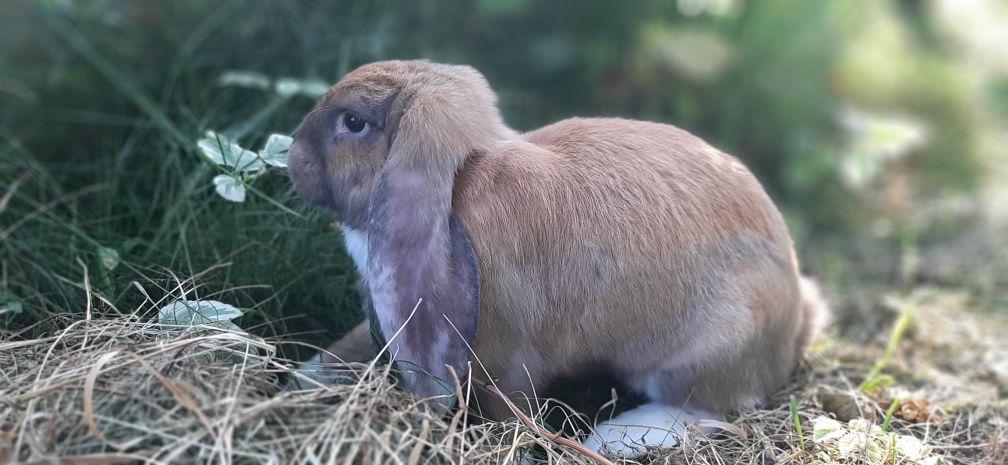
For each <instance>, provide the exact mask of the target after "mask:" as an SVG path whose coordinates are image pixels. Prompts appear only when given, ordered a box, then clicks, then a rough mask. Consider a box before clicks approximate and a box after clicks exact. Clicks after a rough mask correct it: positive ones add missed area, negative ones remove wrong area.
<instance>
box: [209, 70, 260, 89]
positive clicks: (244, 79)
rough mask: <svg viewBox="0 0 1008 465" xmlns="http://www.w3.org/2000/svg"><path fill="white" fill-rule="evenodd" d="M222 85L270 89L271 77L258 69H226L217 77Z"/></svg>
mask: <svg viewBox="0 0 1008 465" xmlns="http://www.w3.org/2000/svg"><path fill="white" fill-rule="evenodd" d="M217 83H218V84H220V85H222V86H235V87H247V88H250V89H259V90H269V88H270V78H269V77H268V76H266V75H265V74H263V73H260V72H258V71H239V70H231V71H225V72H224V73H222V74H221V75H220V77H219V78H217Z"/></svg>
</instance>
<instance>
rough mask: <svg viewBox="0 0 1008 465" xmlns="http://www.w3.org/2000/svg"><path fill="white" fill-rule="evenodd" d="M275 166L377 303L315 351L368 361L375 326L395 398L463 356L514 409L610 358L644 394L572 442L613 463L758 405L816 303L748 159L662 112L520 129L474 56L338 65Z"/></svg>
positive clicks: (461, 367)
mask: <svg viewBox="0 0 1008 465" xmlns="http://www.w3.org/2000/svg"><path fill="white" fill-rule="evenodd" d="M288 165H289V174H290V178H291V180H292V183H293V185H294V188H295V190H296V191H297V193H298V194H299V196H301V197H303V198H304V199H306V200H307V201H309V202H312V203H315V204H318V205H322V206H325V207H327V208H329V209H331V210H332V211H333V213H334V214H335V216H336V217H337V220H338V221H339V222H340V224H341V228H342V231H343V236H344V239H345V242H346V247H347V249H348V251H349V254H350V255H351V257H352V259H353V261H354V264H355V266H356V268H357V270H358V272H359V274H360V277H361V285H362V289H363V290H364V294H365V296H366V297H367V300H368V305H367V313H368V314H369V315H368V316H369V318H368V320H367V321H365V322H364V323H361V325H360V326H358V327H357V328H355V329H354V330H353V331H351V333H350V334H349V335H348V336H347V337H346V338H344V339H343V340H341V341H339V342H337V344H336V345H335V346H334V347H333V350H332V352H333V353H332V354H331V355H329V356H327V357H328V359H327V357H326V356H323V357H319V356H317V357H316V359H315V361H316V362H317V361H319V360H322V361H327V360H328V361H332V360H335V359H336V357H339V358H342V359H344V361H355V360H356V361H363V360H367V358H369V357H373V356H375V355H377V354H378V346H377V345H376V342H375V341H373V340H372V337H371V333H372V331H371V330H372V329H374V330H376V331H375V332H376V333H377V334H380V336H381V337H380V338H379V339H380V340H378V341H377V343H378V344H381V343H384V344H387V350H388V353H389V354H390V355H391V356H392V358H393V360H394V363H395V366H396V367H397V368H398V369H399V370H401V375H400V376H401V378H400V382H401V385H402V386H403V387H404V388H405V389H407V390H409V391H412V392H413V393H416V394H417V395H420V396H430V397H434V396H441V397H440V398H441V399H448V400H443V402H445V403H446V404H447V403H450V402H452V398H451V394H453V393H454V392H455V389H454V384H453V383H454V381H453V378H452V376H453V375H452V373H451V372H450V371H449V367H450V368H451V369H454V371H455V373H456V374H457V375H458V377H459V378H461V379H463V380H464V379H466V374H467V373H468V371H469V367H470V366H472V367H473V368H472V370H473V373H472V374H473V376H474V377H477V379H486V380H490V381H489V382H493V383H494V384H495V386H497V387H498V389H499V390H500V391H501V392H503V393H506V395H508V396H509V397H511V398H512V399H513V400H514V401H515V402H514V403H515V404H517V405H526V406H527V405H529V402H528V401H527V400H526V397H525V396H529V397H532V396H534V395H535V393H536V392H538V390H541V389H542V388H543V386H546V385H547V384H549V383H550V381H552V380H556V379H558V378H562V377H568V376H576V375H577V374H579V373H585V372H587V370H596V369H599V368H601V369H604V370H607V371H608V372H609V373H612V374H613V375H614V376H616V377H617V378H618V379H620V380H622V381H623V382H624V383H625V384H626V386H628V387H629V388H630V389H632V390H634V391H636V392H639V393H641V394H643V395H644V396H645V397H646V399H647V402H646V403H645V404H644V405H641V406H640V407H637V408H635V409H632V410H630V411H627V412H624V413H622V414H620V415H619V416H617V417H615V418H612V419H609V420H607V421H604V422H601V423H600V424H598V425H596V427H595V430H594V432H593V433H592V434H591V435H590V436H589V437H588V439H587V440H586V441H585V444H586V445H588V446H589V447H591V448H593V449H595V450H603V451H605V452H606V453H609V454H613V455H618V456H625V457H633V456H636V455H639V454H641V453H643V451H644V448H645V447H646V446H670V445H674V444H676V443H677V442H678V439H677V436H678V435H681V433H682V432H683V431H684V428H685V427H686V425H687V424H689V423H702V422H701V420H703V419H716V418H718V417H719V415H721V414H723V413H724V412H726V411H728V410H730V409H738V408H744V407H749V406H753V405H755V404H757V403H758V402H760V401H761V400H762V399H764V398H765V397H766V396H767V395H768V394H769V393H772V392H773V391H774V390H776V389H779V388H780V387H781V386H783V384H784V383H785V382H786V381H787V380H788V379H789V377H790V375H791V373H792V371H793V370H794V369H795V367H796V366H797V364H798V363H799V361H800V359H801V358H802V356H803V353H804V351H805V350H806V348H807V346H808V345H809V341H810V340H811V339H812V338H813V337H814V336H815V334H816V332H817V331H818V329H819V328H820V326H821V325H822V322H823V321H824V317H825V315H826V311H827V310H826V304H825V303H824V300H823V298H822V296H821V295H820V293H819V292H818V290H817V288H816V286H815V284H814V283H813V282H812V281H811V280H809V279H808V278H805V277H802V275H801V274H800V273H799V266H798V260H797V258H796V255H795V250H794V246H793V243H792V240H791V237H790V235H789V232H788V229H787V226H786V225H785V223H784V220H783V218H782V216H781V214H780V212H779V211H778V209H777V208H776V207H775V205H774V203H773V202H772V201H771V199H770V198H769V196H768V195H767V193H766V192H765V191H764V189H763V187H762V186H761V185H760V183H759V182H758V181H757V179H756V178H755V177H754V176H753V174H752V173H751V172H750V171H749V170H748V169H746V167H745V166H743V164H742V163H741V162H740V161H739V160H737V159H736V158H734V157H732V156H729V155H727V154H725V153H722V152H721V151H719V150H717V149H715V148H714V147H712V146H711V145H709V144H707V143H706V142H704V141H703V140H701V139H700V138H698V137H696V136H693V135H691V134H690V133H688V132H686V131H684V130H682V129H679V128H676V127H674V126H671V125H668V124H660V123H654V122H644V121H634V120H629V119H620V118H570V119H565V120H562V121H559V122H557V123H554V124H551V125H548V126H546V127H543V128H540V129H536V130H533V131H530V132H526V133H520V132H517V131H515V130H514V129H511V128H510V127H508V126H507V125H506V124H505V123H504V121H503V120H502V117H501V114H500V112H499V110H498V108H497V97H496V94H495V93H494V91H493V90H492V89H491V88H490V85H489V84H488V82H487V80H486V79H485V78H484V76H483V75H482V74H481V73H480V72H479V71H477V70H476V69H474V68H472V67H469V66H463V65H448V64H439V63H434V62H429V61H423V60H407V61H381V62H375V63H370V64H366V65H363V66H361V67H359V68H357V69H356V70H353V71H351V72H350V73H348V74H347V75H345V76H344V77H343V78H342V80H340V81H339V82H338V83H336V84H335V85H334V86H333V87H332V88H331V89H330V90H329V91H328V92H327V93H326V94H325V95H324V96H322V97H321V98H320V99H319V100H318V102H317V104H316V105H315V107H314V109H313V110H312V111H311V112H310V113H309V114H308V115H307V116H306V117H305V118H304V120H303V122H302V124H301V126H300V127H299V128H298V130H297V132H296V134H295V137H294V141H293V143H292V145H291V147H290V149H289V164H288ZM344 356H346V357H345V358H344ZM470 362H472V363H470ZM477 400H478V401H479V405H480V408H481V409H482V410H483V413H484V414H485V415H487V416H489V417H491V418H499V419H504V418H509V417H512V416H513V415H514V412H512V411H511V410H510V407H508V406H507V405H506V404H505V403H504V402H501V399H500V398H499V397H495V396H493V395H490V394H489V393H487V392H482V391H481V392H479V394H478V396H477ZM670 432H671V433H677V434H669V433H670Z"/></svg>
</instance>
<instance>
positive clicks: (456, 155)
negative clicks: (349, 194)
mask: <svg viewBox="0 0 1008 465" xmlns="http://www.w3.org/2000/svg"><path fill="white" fill-rule="evenodd" d="M441 99H443V97H442V96H438V95H432V94H427V95H424V94H423V93H422V91H420V92H418V93H414V94H412V95H406V96H400V97H397V98H396V100H397V101H396V102H395V103H394V104H393V118H392V119H393V121H392V123H393V131H394V134H395V135H394V138H393V140H392V141H391V142H390V149H389V153H388V157H387V159H386V161H385V164H384V166H383V168H382V170H381V173H380V177H379V179H378V182H377V185H376V187H375V190H374V192H373V194H372V197H371V202H370V213H369V214H370V221H369V224H368V265H367V284H368V290H369V291H370V295H371V301H372V304H373V307H372V311H371V318H372V325H373V326H374V327H377V328H380V332H381V335H382V337H383V338H384V340H385V341H386V342H388V343H389V354H390V355H391V356H392V357H393V359H394V361H395V363H396V366H397V368H398V369H399V370H400V373H401V380H402V382H403V383H404V384H405V387H406V388H407V389H409V390H411V391H413V392H414V393H416V394H419V395H424V396H434V395H446V394H450V393H452V392H454V387H453V382H452V379H451V375H450V372H449V370H448V369H447V368H446V365H449V366H451V367H453V368H454V369H455V371H456V373H457V374H458V376H460V377H463V376H465V373H466V371H467V367H468V363H467V362H468V361H469V354H470V347H471V346H472V345H473V343H474V342H475V339H476V328H477V324H478V320H479V276H478V270H477V266H476V257H475V255H474V252H473V248H472V245H471V244H470V242H469V237H468V236H467V235H466V232H465V230H464V229H463V228H462V224H461V223H460V222H459V220H458V218H457V217H456V216H455V214H454V213H453V211H452V188H453V185H454V179H455V173H456V172H457V171H458V169H459V167H460V166H461V164H462V163H463V162H464V161H465V159H466V157H467V156H468V155H469V152H470V151H471V146H469V144H468V143H467V142H466V141H465V140H464V139H465V138H464V137H461V138H460V137H456V136H455V135H456V134H459V132H458V131H464V130H465V127H464V126H465V125H466V124H468V123H461V125H460V124H458V123H455V122H453V119H454V118H452V117H451V116H450V115H449V114H448V113H449V112H446V111H444V110H443V109H444V108H445V106H446V105H445V102H443V101H441ZM396 115H398V127H397V128H396V127H395V126H394V123H395V121H394V119H395V118H396ZM460 126H461V127H460ZM447 402H449V401H448V400H446V401H445V403H447Z"/></svg>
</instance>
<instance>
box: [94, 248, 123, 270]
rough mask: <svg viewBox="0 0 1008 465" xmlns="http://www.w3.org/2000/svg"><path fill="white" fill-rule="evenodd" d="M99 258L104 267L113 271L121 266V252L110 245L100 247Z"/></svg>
mask: <svg viewBox="0 0 1008 465" xmlns="http://www.w3.org/2000/svg"><path fill="white" fill-rule="evenodd" d="M98 260H100V261H101V264H102V267H104V268H105V269H106V270H109V271H112V270H114V269H116V267H117V266H119V252H116V250H115V249H113V248H110V247H98Z"/></svg>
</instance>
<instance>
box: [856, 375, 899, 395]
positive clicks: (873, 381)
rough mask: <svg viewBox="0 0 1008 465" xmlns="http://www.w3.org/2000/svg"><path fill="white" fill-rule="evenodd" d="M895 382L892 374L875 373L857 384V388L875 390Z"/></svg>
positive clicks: (865, 390)
mask: <svg viewBox="0 0 1008 465" xmlns="http://www.w3.org/2000/svg"><path fill="white" fill-rule="evenodd" d="M895 382H896V379H895V378H893V377H892V376H889V375H886V374H881V373H877V374H875V375H872V376H869V377H868V378H866V379H865V380H864V381H862V382H861V384H860V385H859V386H858V390H859V391H861V392H867V393H870V392H875V391H878V390H880V389H882V388H884V387H886V386H890V385H892V384H893V383H895Z"/></svg>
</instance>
